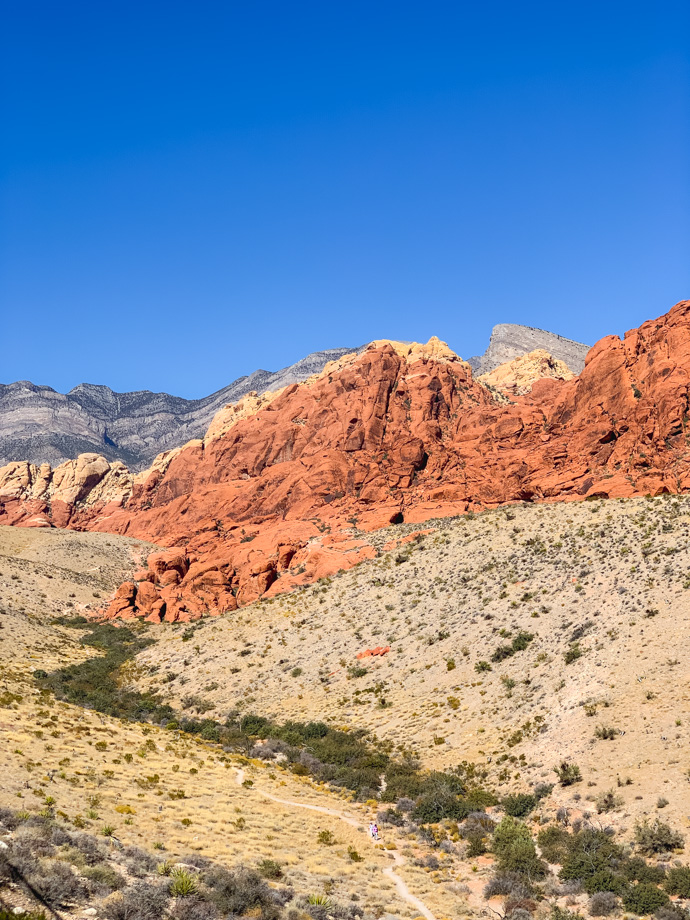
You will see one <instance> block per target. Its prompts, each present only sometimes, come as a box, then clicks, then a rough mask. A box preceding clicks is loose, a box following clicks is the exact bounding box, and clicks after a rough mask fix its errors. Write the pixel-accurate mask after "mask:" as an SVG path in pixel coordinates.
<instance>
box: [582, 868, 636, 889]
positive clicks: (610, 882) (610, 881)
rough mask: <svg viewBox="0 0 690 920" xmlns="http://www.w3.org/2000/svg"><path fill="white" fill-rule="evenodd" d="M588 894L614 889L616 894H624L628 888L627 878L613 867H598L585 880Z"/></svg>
mask: <svg viewBox="0 0 690 920" xmlns="http://www.w3.org/2000/svg"><path fill="white" fill-rule="evenodd" d="M584 888H585V891H586V892H587V894H596V893H597V892H598V891H612V892H614V894H620V895H623V894H625V893H626V891H627V889H628V884H627V881H626V880H625V878H623V876H622V875H620V873H618V872H614V871H613V870H612V869H598V870H597V871H596V872H594V873H593V874H592V875H590V876H588V877H587V878H586V879H585V880H584Z"/></svg>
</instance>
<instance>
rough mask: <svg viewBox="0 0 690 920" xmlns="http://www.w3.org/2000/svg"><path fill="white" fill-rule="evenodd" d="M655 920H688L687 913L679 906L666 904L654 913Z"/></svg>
mask: <svg viewBox="0 0 690 920" xmlns="http://www.w3.org/2000/svg"><path fill="white" fill-rule="evenodd" d="M654 916H655V917H656V920H688V912H687V911H686V910H683V908H682V907H681V906H680V904H673V903H671V904H666V905H664V906H663V907H658V908H657V909H656V910H655V911H654Z"/></svg>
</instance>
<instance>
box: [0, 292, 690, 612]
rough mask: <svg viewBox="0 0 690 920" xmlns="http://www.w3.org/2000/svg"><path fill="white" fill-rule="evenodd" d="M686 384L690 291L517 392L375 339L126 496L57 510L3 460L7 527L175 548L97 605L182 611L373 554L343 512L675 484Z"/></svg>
mask: <svg viewBox="0 0 690 920" xmlns="http://www.w3.org/2000/svg"><path fill="white" fill-rule="evenodd" d="M689 390H690V301H684V302H682V303H679V304H677V305H676V306H675V307H674V308H673V309H672V310H671V311H670V312H669V313H668V314H667V315H665V316H663V317H661V318H660V319H658V320H653V321H650V322H647V323H645V324H644V325H643V326H641V327H640V328H639V329H636V330H633V331H631V332H629V333H627V334H626V336H625V338H624V339H623V341H621V340H620V339H619V338H617V337H616V336H609V337H607V338H604V339H602V340H601V341H600V342H598V343H597V344H596V345H595V346H594V347H593V348H592V349H591V350H590V352H589V355H588V356H587V361H586V366H585V369H584V371H583V372H582V374H580V376H579V377H576V378H575V379H573V380H568V381H566V380H558V379H543V380H538V381H536V382H535V383H534V384H533V386H532V389H531V392H529V393H527V394H525V395H523V396H514V397H513V398H512V400H510V401H506V399H505V398H502V399H501V400H500V401H499V400H498V399H497V398H495V396H494V395H493V394H492V393H491V392H490V391H489V390H488V389H487V388H486V387H484V386H482V385H481V383H478V382H477V381H475V380H473V379H472V375H471V371H470V369H469V367H468V365H467V364H465V363H464V362H463V361H461V360H460V359H458V358H456V357H455V356H453V355H452V352H447V351H443V352H442V356H441V351H439V349H437V348H428V347H425V348H421V347H419V348H417V349H412V348H411V349H410V350H409V352H408V353H407V354H405V353H402V350H401V349H400V348H399V347H398V348H394V347H392V346H391V345H390V344H387V343H376V345H375V346H372V347H371V348H370V349H369V350H368V351H366V352H365V353H364V354H362V355H360V356H358V357H357V358H353V359H352V360H349V361H346V362H344V364H342V366H340V365H339V366H338V367H336V368H334V370H333V372H332V373H331V374H324V375H323V376H321V377H320V378H319V379H318V380H316V381H313V382H311V384H310V385H306V384H299V385H298V384H294V385H292V386H289V387H286V388H285V389H284V390H283V391H282V392H281V393H280V394H279V395H278V396H276V397H275V398H273V399H272V400H270V401H266V403H265V404H263V405H260V406H259V408H258V410H257V411H256V412H255V413H254V414H250V415H247V416H246V417H243V418H240V419H239V420H237V421H236V422H235V423H234V424H233V425H232V427H230V428H229V430H228V431H227V432H226V433H225V434H221V435H220V436H219V437H216V438H214V439H206V440H205V441H195V442H191V443H190V444H189V445H187V446H186V447H185V448H183V449H181V450H179V451H178V452H176V453H174V455H173V456H172V459H171V460H170V461H169V463H168V464H167V466H165V467H164V468H153V469H152V471H151V473H150V474H149V475H148V477H144V476H142V475H139V476H138V477H137V478H136V480H135V481H134V484H133V486H132V488H131V494H129V496H128V497H127V498H126V499H123V500H122V501H121V502H120V503H118V502H113V501H110V502H109V503H108V502H105V501H104V502H101V503H99V502H91V503H90V502H89V501H86V500H85V499H84V495H83V494H82V492H83V489H81V490H80V491H77V492H76V493H75V498H74V501H71V502H70V500H69V497H70V495H71V492H70V491H69V490H67V489H64V488H63V489H61V490H59V492H57V493H56V504H55V505H53V504H52V503H51V499H50V495H49V494H48V493H47V492H46V490H45V489H43V490H42V487H41V488H36V487H35V484H31V483H30V484H28V485H26V484H25V485H22V483H23V482H24V480H26V478H27V472H26V470H25V469H23V468H20V469H19V472H18V473H16V475H15V474H12V475H14V479H13V478H12V476H11V475H10V474H8V473H4V472H3V471H2V470H0V523H3V522H4V523H15V524H20V525H22V524H23V525H25V526H28V525H32V524H33V526H36V524H37V523H39V526H40V524H42V523H43V522H48V523H49V522H50V521H52V522H53V523H59V524H60V526H65V525H66V526H69V527H72V528H76V529H94V530H102V531H110V532H114V533H126V534H128V535H130V536H134V537H140V538H143V539H148V540H152V541H154V542H156V543H158V544H160V545H163V546H169V547H173V549H171V550H170V551H169V552H165V553H162V554H161V553H156V554H154V555H153V556H151V557H150V559H149V565H148V569H147V570H146V571H145V572H139V573H137V580H136V581H135V582H131V583H128V584H127V585H123V586H122V587H121V588H120V589H119V590H118V593H117V595H116V597H115V599H114V601H113V602H112V604H111V606H110V608H109V611H108V614H109V615H111V616H145V617H147V618H148V619H150V620H160V619H163V618H165V619H168V620H176V619H193V618H196V617H198V616H202V615H203V614H205V613H218V612H222V611H224V610H232V609H234V608H235V607H237V606H238V605H243V604H247V603H250V602H251V601H253V600H256V599H257V598H259V597H262V596H267V595H268V596H272V595H274V594H277V593H279V592H281V591H285V590H288V589H290V588H292V587H294V586H296V585H299V584H305V583H309V582H311V581H314V580H316V579H318V578H320V577H323V576H325V575H330V574H332V573H333V572H335V571H337V570H338V569H343V568H349V567H350V566H352V565H355V564H356V563H357V562H359V561H361V560H362V559H365V558H369V557H371V556H372V555H374V552H375V551H374V549H373V548H372V547H371V546H370V545H369V544H368V543H366V542H365V541H363V540H361V539H358V537H357V530H356V529H353V523H356V525H357V528H359V530H373V529H376V528H379V527H382V526H387V525H388V524H390V523H396V522H401V521H406V522H419V523H421V522H423V521H424V520H428V519H429V518H431V517H437V516H442V515H448V514H458V513H461V512H464V511H467V510H468V509H475V510H477V509H480V508H484V507H494V506H496V505H499V504H503V503H506V502H515V501H552V500H559V499H560V500H572V499H582V498H585V497H588V496H602V497H617V496H626V495H635V494H645V493H651V494H659V493H661V492H677V491H684V490H686V489H688V487H690V454H689V453H688V440H687V435H686V428H687V425H688V421H689V410H688V393H689ZM688 434H690V431H688ZM90 463H91V466H92V467H93V466H95V462H94V461H93V460H91V461H90ZM89 469H91V467H89ZM5 470H7V468H5ZM3 475H4V479H3ZM42 475H43V478H44V479H45V475H46V474H44V473H43V472H42ZM8 477H9V478H8ZM17 477H19V478H20V479H21V481H20V482H19V481H17ZM3 482H5V483H6V485H5V486H4V487H3V485H2V484H3ZM3 488H4V491H3ZM30 489H31V490H32V491H30ZM49 491H50V490H48V492H49Z"/></svg>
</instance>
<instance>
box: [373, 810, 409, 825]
mask: <svg viewBox="0 0 690 920" xmlns="http://www.w3.org/2000/svg"><path fill="white" fill-rule="evenodd" d="M376 820H377V821H378V822H379V824H392V825H394V826H395V827H402V826H403V824H404V823H405V815H403V814H402V813H401V812H399V811H398V810H397V808H387V809H386V810H385V811H380V812H379V813H378V814H377V816H376Z"/></svg>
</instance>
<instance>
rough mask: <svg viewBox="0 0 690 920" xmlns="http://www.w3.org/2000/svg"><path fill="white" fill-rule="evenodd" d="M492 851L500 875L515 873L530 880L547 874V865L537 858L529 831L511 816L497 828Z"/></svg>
mask: <svg viewBox="0 0 690 920" xmlns="http://www.w3.org/2000/svg"><path fill="white" fill-rule="evenodd" d="M492 849H493V851H494V853H495V855H496V866H497V869H498V871H499V872H500V873H506V872H510V873H515V874H516V875H519V876H523V877H524V878H527V879H530V880H532V879H537V878H543V876H544V875H545V874H546V864H545V862H544V861H543V860H542V859H540V858H539V857H538V856H537V850H536V847H535V845H534V841H533V840H532V835H531V834H530V832H529V830H528V829H527V828H526V827H525V825H524V824H521V823H520V822H519V821H516V820H515V819H514V818H511V817H510V816H508V817H505V818H504V819H503V820H502V821H501V823H500V824H499V825H498V826H497V827H496V829H495V831H494V833H493V839H492Z"/></svg>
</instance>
